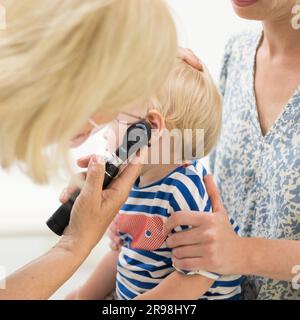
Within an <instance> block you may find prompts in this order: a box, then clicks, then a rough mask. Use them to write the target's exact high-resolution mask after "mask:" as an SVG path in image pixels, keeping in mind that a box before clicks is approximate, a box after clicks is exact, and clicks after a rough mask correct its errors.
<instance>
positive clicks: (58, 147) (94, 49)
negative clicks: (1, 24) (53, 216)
mask: <svg viewBox="0 0 300 320" xmlns="http://www.w3.org/2000/svg"><path fill="white" fill-rule="evenodd" d="M4 5H5V6H6V11H7V30H5V31H0V119H1V123H0V165H2V166H3V167H4V168H6V167H9V166H11V165H12V164H13V163H14V162H15V161H16V160H17V161H18V163H23V164H24V168H25V170H26V173H27V174H28V175H29V176H31V177H32V178H33V179H34V180H35V181H36V182H40V183H41V182H47V181H48V178H49V177H50V176H51V175H52V174H54V172H57V170H58V168H59V166H60V165H62V163H64V164H65V163H68V161H66V160H68V152H67V151H68V144H69V140H70V138H71V137H72V136H74V135H75V134H76V131H77V130H79V129H80V128H81V126H82V125H83V124H84V123H85V122H86V121H87V119H88V118H89V117H90V116H91V115H92V114H94V113H96V112H99V111H103V112H109V111H118V110H119V109H120V108H121V106H124V105H127V104H129V103H131V102H133V101H135V100H136V99H137V98H141V97H146V96H149V95H150V94H152V93H153V92H155V91H156V90H157V88H158V87H159V86H160V85H161V83H163V81H165V79H166V77H167V75H168V73H169V72H170V69H171V66H172V65H173V63H174V59H175V56H176V50H177V41H176V29H175V26H174V22H173V20H172V18H171V16H170V13H169V11H168V9H167V7H166V5H165V3H164V1H162V0H142V1H141V0H85V1H82V0H64V1H61V0H51V1H48V0H26V1H16V0H9V1H6V2H5V3H4ZM49 144H51V145H53V149H54V150H51V153H49V152H48V149H47V148H45V147H47V146H49Z"/></svg>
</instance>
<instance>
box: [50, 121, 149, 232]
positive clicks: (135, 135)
mask: <svg viewBox="0 0 300 320" xmlns="http://www.w3.org/2000/svg"><path fill="white" fill-rule="evenodd" d="M150 139H151V125H150V123H149V122H148V121H146V120H145V121H139V122H137V123H134V124H133V125H131V126H130V127H129V128H128V129H127V131H126V133H125V135H124V137H123V142H122V144H121V145H120V147H119V148H117V150H116V151H115V152H114V153H112V155H111V156H110V157H109V158H108V159H107V160H106V162H105V177H104V182H103V189H106V188H107V187H108V186H109V184H110V183H111V182H112V180H113V179H115V178H117V176H118V173H119V171H120V166H121V165H122V164H124V163H126V162H127V161H128V160H129V159H130V157H131V156H132V155H134V154H135V153H136V152H137V151H138V150H140V149H141V148H142V147H144V146H147V145H148V146H150ZM79 194H80V190H79V189H78V190H77V191H76V192H74V193H73V194H72V196H71V197H70V199H69V201H68V202H66V203H64V204H62V205H61V206H60V207H59V208H58V209H57V210H56V211H55V213H54V214H53V215H52V216H51V217H50V218H49V219H48V221H47V226H48V227H49V228H50V229H51V230H52V231H53V232H54V233H56V234H57V235H59V236H61V235H62V234H63V232H64V230H65V228H66V227H67V226H68V224H69V222H70V215H71V211H72V208H73V205H74V202H75V200H76V198H77V197H78V196H79Z"/></svg>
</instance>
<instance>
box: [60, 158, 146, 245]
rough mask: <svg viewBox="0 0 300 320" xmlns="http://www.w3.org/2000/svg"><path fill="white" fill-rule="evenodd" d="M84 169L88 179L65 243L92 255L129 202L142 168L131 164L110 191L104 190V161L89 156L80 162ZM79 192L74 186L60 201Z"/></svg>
mask: <svg viewBox="0 0 300 320" xmlns="http://www.w3.org/2000/svg"><path fill="white" fill-rule="evenodd" d="M77 163H78V165H79V166H80V167H87V168H88V170H87V173H86V179H85V181H84V183H83V187H82V189H81V192H80V195H79V196H78V198H77V199H76V201H75V203H74V206H73V209H72V212H71V219H70V224H69V226H68V227H67V228H66V230H65V232H64V235H63V237H62V241H61V242H62V243H63V244H65V245H67V246H70V245H71V247H72V248H73V247H75V248H76V250H79V249H81V250H87V251H90V250H91V249H93V247H94V246H95V245H96V244H97V243H98V242H99V241H100V239H101V238H102V236H103V234H104V233H105V231H106V229H107V228H108V226H109V225H110V223H111V222H112V220H113V219H114V217H115V216H116V214H117V213H118V211H119V209H120V207H121V206H122V205H123V203H124V202H125V201H126V200H127V198H128V194H129V192H130V190H131V188H132V185H133V183H134V181H135V180H136V179H137V177H138V176H139V174H140V170H141V164H139V163H137V162H135V163H134V164H128V165H127V166H126V168H125V169H124V170H123V172H122V173H121V174H120V175H119V176H118V178H117V179H116V180H114V181H113V182H112V183H111V184H110V186H109V188H107V189H105V190H102V185H103V180H104V173H105V169H104V163H103V160H102V158H101V157H98V156H88V157H86V158H83V159H80V160H79V161H78V162H77ZM76 189H77V187H76V186H75V185H74V184H73V185H70V186H69V187H68V188H67V189H65V190H64V192H63V194H62V195H61V197H60V200H61V202H63V203H64V202H66V201H68V199H69V198H70V195H71V194H72V193H73V192H74V191H75V190H76Z"/></svg>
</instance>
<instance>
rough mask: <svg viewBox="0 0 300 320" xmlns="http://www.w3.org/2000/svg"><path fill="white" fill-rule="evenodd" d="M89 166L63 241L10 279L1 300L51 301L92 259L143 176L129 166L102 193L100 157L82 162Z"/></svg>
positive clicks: (134, 166)
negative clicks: (138, 179) (92, 255)
mask: <svg viewBox="0 0 300 320" xmlns="http://www.w3.org/2000/svg"><path fill="white" fill-rule="evenodd" d="M85 162H86V163H89V165H88V172H87V177H86V181H85V182H84V185H83V188H82V191H81V193H80V195H79V197H78V198H77V199H76V201H75V204H74V206H73V209H72V213H71V220H70V224H69V226H68V228H67V229H66V231H65V233H64V235H63V237H62V238H61V239H60V241H59V242H58V244H57V245H56V246H55V247H54V248H52V249H51V250H50V251H48V253H46V254H45V255H43V256H41V257H40V258H38V259H36V260H35V261H33V262H31V263H29V264H28V265H26V266H25V267H23V268H21V269H20V270H18V271H16V272H15V273H13V274H12V275H11V276H9V277H8V278H7V279H6V289H4V290H0V299H48V298H49V297H50V296H51V295H52V294H53V293H54V292H55V291H56V290H57V289H58V288H59V287H60V286H61V285H62V284H63V283H64V282H65V281H66V280H68V279H69V278H70V277H71V276H72V274H73V273H74V272H75V271H76V270H77V268H78V267H79V266H80V265H81V264H82V262H83V261H84V260H85V258H86V257H87V256H88V255H89V253H90V251H91V250H92V249H93V247H94V246H95V245H96V244H97V243H98V242H99V241H100V239H101V238H102V236H103V234H104V232H105V230H106V229H107V227H108V226H109V224H110V223H111V221H112V220H113V218H114V217H115V215H116V213H117V212H118V211H119V209H120V207H121V206H122V204H123V203H124V202H125V201H126V199H127V197H128V194H129V192H130V189H131V187H132V185H133V183H134V181H135V180H136V178H137V176H138V175H139V172H140V168H141V166H140V164H137V163H136V164H129V165H128V166H127V167H126V169H125V170H124V171H123V172H122V174H120V176H119V177H118V179H116V180H114V181H113V182H112V183H111V185H110V187H109V188H108V189H106V190H103V191H102V184H103V178H104V166H103V162H102V160H101V159H100V158H98V157H95V156H93V157H88V158H85V159H84V160H82V163H81V166H84V163H85Z"/></svg>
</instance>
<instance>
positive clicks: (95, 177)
mask: <svg viewBox="0 0 300 320" xmlns="http://www.w3.org/2000/svg"><path fill="white" fill-rule="evenodd" d="M104 172H105V169H104V161H103V159H102V157H100V156H92V157H91V159H90V162H89V165H88V171H87V174H86V180H85V182H84V185H83V188H82V190H81V193H80V194H82V195H83V196H88V197H91V195H92V196H93V197H99V199H101V195H102V186H103V180H104Z"/></svg>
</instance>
